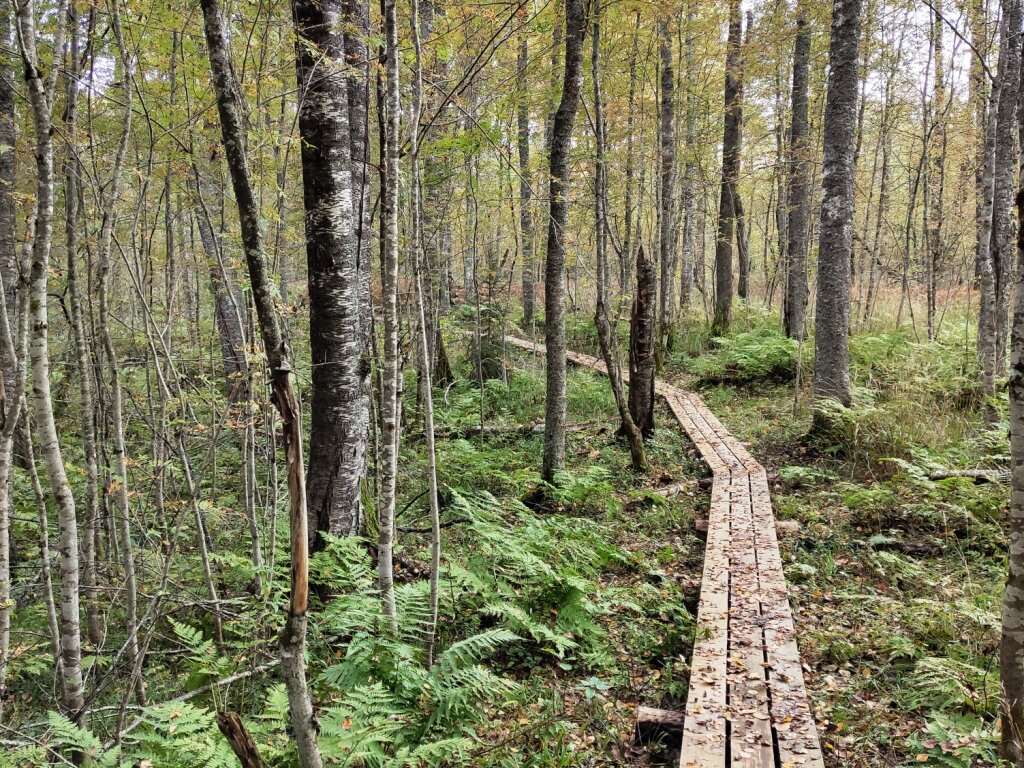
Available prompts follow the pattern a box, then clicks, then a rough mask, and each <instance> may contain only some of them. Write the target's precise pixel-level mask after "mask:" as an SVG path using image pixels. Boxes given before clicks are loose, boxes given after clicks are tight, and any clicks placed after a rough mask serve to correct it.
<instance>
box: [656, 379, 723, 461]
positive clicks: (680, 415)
mask: <svg viewBox="0 0 1024 768" xmlns="http://www.w3.org/2000/svg"><path fill="white" fill-rule="evenodd" d="M665 402H666V403H667V404H668V407H669V409H670V410H671V411H672V413H673V415H674V416H675V417H676V420H677V421H678V422H679V425H680V426H681V427H682V428H683V430H684V431H685V432H686V433H687V434H688V435H689V436H690V440H692V441H693V444H694V445H695V446H697V450H698V451H699V452H700V455H701V458H703V459H704V461H705V462H706V463H707V465H708V466H709V467H711V471H712V473H718V472H720V471H725V472H726V473H728V471H729V469H728V465H727V464H726V463H725V461H724V460H723V459H722V458H721V457H720V456H719V454H718V451H717V450H716V448H715V446H714V445H713V444H712V443H711V442H710V441H709V440H708V438H707V437H705V436H704V433H703V431H701V429H700V428H698V426H697V424H696V423H695V422H694V420H693V418H692V416H691V414H690V412H689V411H688V410H687V409H686V408H685V407H684V405H683V402H682V401H681V400H680V399H679V398H677V397H668V398H666V400H665Z"/></svg>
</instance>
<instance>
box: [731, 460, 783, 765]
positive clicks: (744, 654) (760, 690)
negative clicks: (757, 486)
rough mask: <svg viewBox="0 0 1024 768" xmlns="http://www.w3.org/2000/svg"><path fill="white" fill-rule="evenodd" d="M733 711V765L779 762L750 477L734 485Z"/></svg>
mask: <svg viewBox="0 0 1024 768" xmlns="http://www.w3.org/2000/svg"><path fill="white" fill-rule="evenodd" d="M730 497H731V498H730V537H729V550H730V553H731V554H730V558H729V560H730V573H729V583H730V590H729V712H730V721H731V723H732V729H731V757H732V765H733V766H743V768H747V767H748V766H750V767H753V766H762V767H763V768H769V766H774V765H775V753H774V749H773V745H772V730H771V724H770V715H769V712H768V683H767V669H766V667H765V648H764V633H763V632H762V629H761V625H762V623H763V622H762V616H761V591H760V582H759V580H758V572H757V553H756V550H755V548H754V530H753V527H754V521H753V513H752V510H751V506H752V505H751V498H750V478H749V476H748V475H747V474H746V473H743V474H740V475H733V478H732V483H731V484H730Z"/></svg>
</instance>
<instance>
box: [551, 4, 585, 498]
mask: <svg viewBox="0 0 1024 768" xmlns="http://www.w3.org/2000/svg"><path fill="white" fill-rule="evenodd" d="M583 16H584V4H583V0H565V77H564V79H563V82H562V98H561V101H560V102H559V104H558V111H557V112H556V113H555V118H554V120H553V121H552V126H551V180H550V186H549V192H548V199H549V200H550V201H551V202H550V211H551V213H550V217H549V222H548V246H547V260H546V264H545V269H544V276H545V279H544V283H545V288H544V315H545V326H544V340H545V343H546V345H547V396H546V398H545V419H544V461H543V467H542V470H541V475H542V477H543V478H544V480H545V482H548V483H552V482H554V480H555V474H556V473H557V472H559V471H561V470H562V469H564V468H565V374H566V363H565V353H566V343H565V239H566V227H567V226H568V219H569V200H568V191H569V150H570V147H571V144H572V128H573V123H574V122H575V121H576V107H577V105H578V103H579V99H580V89H581V88H582V87H583V36H584V33H585V32H586V29H585V25H584V18H583Z"/></svg>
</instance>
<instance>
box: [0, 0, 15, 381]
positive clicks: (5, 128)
mask: <svg viewBox="0 0 1024 768" xmlns="http://www.w3.org/2000/svg"><path fill="white" fill-rule="evenodd" d="M3 15H4V20H3V21H2V22H0V35H2V37H3V40H4V41H6V40H7V39H8V37H9V35H10V31H11V26H12V24H11V18H10V10H9V9H8V10H5V11H4V14H3ZM14 119H15V115H14V68H13V67H12V66H11V63H10V58H9V56H8V55H7V54H6V53H5V54H4V55H3V56H2V57H0V279H2V280H3V284H4V300H5V301H6V305H7V317H8V321H9V322H10V323H11V327H14V312H15V300H14V299H15V295H16V292H17V289H18V251H17V243H16V241H15V234H16V226H15V209H14V185H15V182H16V180H17V174H16V171H17V161H16V153H15V151H14V147H15V141H16V135H15V123H14ZM3 377H4V384H5V386H6V387H7V388H8V390H10V389H11V388H12V387H13V382H14V366H13V361H6V362H5V363H4V368H3Z"/></svg>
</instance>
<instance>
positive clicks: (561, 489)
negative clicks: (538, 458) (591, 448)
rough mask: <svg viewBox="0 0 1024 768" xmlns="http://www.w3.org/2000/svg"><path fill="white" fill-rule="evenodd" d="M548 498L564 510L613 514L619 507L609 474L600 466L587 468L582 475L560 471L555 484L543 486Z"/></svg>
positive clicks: (556, 475)
mask: <svg viewBox="0 0 1024 768" xmlns="http://www.w3.org/2000/svg"><path fill="white" fill-rule="evenodd" d="M545 490H546V493H547V494H548V496H549V497H550V498H551V499H552V500H553V501H554V502H555V503H557V504H558V505H559V506H561V507H563V508H564V509H566V510H577V511H579V510H602V509H603V511H606V512H613V511H616V510H618V509H619V508H620V507H621V505H620V503H619V501H618V500H617V499H616V498H615V491H614V489H613V488H612V484H611V473H610V472H609V471H608V470H607V469H605V468H604V467H602V466H599V465H596V464H595V465H592V466H589V467H587V468H586V469H585V470H584V471H583V473H582V474H574V473H572V472H568V471H565V470H563V471H561V472H557V473H556V474H555V482H554V483H552V484H550V485H546V486H545Z"/></svg>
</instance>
